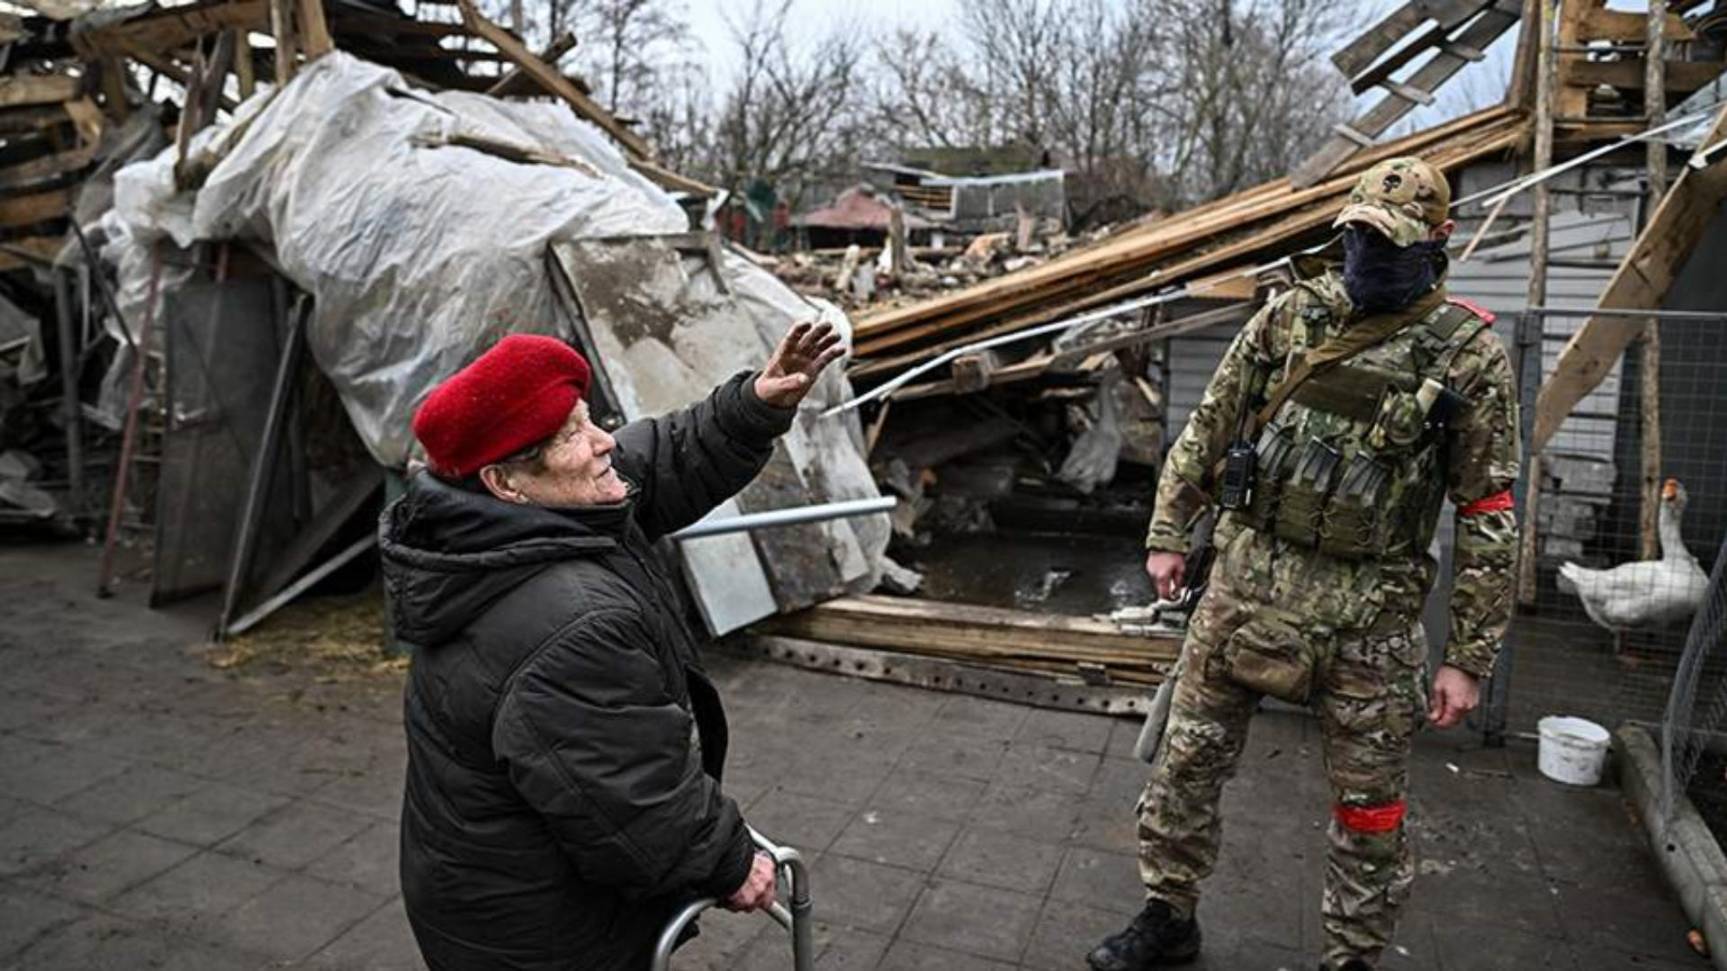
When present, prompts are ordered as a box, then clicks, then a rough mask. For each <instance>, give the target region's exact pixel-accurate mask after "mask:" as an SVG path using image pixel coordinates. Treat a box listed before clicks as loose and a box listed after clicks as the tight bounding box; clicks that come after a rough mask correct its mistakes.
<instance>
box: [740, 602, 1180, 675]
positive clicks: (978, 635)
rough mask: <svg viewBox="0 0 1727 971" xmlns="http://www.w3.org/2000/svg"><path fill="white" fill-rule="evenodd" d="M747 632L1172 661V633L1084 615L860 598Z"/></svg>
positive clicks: (1021, 654)
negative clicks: (1137, 632) (1143, 632)
mask: <svg viewBox="0 0 1727 971" xmlns="http://www.w3.org/2000/svg"><path fill="white" fill-rule="evenodd" d="M751 629H752V630H753V631H756V632H760V633H769V634H780V635H784V636H788V637H803V638H808V639H811V640H819V641H829V642H832V643H836V644H854V645H859V646H863V647H884V648H892V649H895V650H902V651H907V652H911V653H919V654H928V655H933V656H938V657H950V658H961V659H971V660H977V661H985V662H990V663H1015V662H1017V663H1020V664H1026V665H1030V666H1036V667H1042V668H1045V669H1056V670H1060V669H1068V670H1071V669H1072V668H1073V667H1074V666H1076V665H1078V664H1099V665H1103V666H1105V667H1106V668H1111V669H1114V668H1118V667H1119V668H1129V669H1131V668H1141V669H1150V668H1156V667H1161V666H1164V665H1168V664H1170V663H1173V662H1174V660H1175V659H1176V657H1177V656H1178V654H1179V653H1180V649H1181V642H1180V639H1179V638H1178V637H1173V636H1172V637H1168V638H1146V637H1138V636H1133V635H1128V634H1123V633H1122V632H1121V631H1120V630H1119V629H1117V628H1116V626H1115V625H1114V624H1110V623H1107V622H1105V621H1099V620H1093V619H1091V618H1089V617H1069V616H1063V615H1056V614H1040V613H1031V612H1029V611H1023V610H1008V609H1004V608H999V607H983V606H977V605H973V604H954V603H943V602H940V601H935V600H920V599H915V598H899V597H881V596H875V595H863V596H854V597H840V598H838V599H835V600H829V601H827V602H825V603H821V604H817V605H816V606H814V607H810V608H808V609H806V610H801V611H798V612H796V613H792V614H784V615H781V616H776V617H770V618H768V619H766V620H763V621H759V622H758V623H757V624H755V625H754V626H753V627H752V628H751Z"/></svg>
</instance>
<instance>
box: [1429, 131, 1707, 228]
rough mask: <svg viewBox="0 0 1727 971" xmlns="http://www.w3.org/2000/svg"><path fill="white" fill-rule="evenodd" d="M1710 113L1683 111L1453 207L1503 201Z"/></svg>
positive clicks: (1458, 207) (1481, 192)
mask: <svg viewBox="0 0 1727 971" xmlns="http://www.w3.org/2000/svg"><path fill="white" fill-rule="evenodd" d="M1709 114H1710V113H1709V112H1708V111H1694V112H1692V113H1691V114H1688V115H1681V116H1680V117H1678V118H1675V119H1673V120H1672V121H1669V122H1667V123H1666V124H1663V125H1657V126H1655V127H1654V128H1649V129H1646V130H1644V131H1640V132H1637V133H1635V134H1632V135H1626V136H1625V137H1624V138H1621V139H1619V140H1618V141H1616V142H1608V143H1607V144H1606V145H1603V146H1601V147H1600V148H1596V149H1592V150H1590V151H1587V152H1584V153H1583V154H1581V155H1578V156H1576V157H1574V158H1571V159H1569V160H1567V161H1564V162H1561V163H1560V164H1558V165H1553V166H1549V167H1547V168H1544V169H1537V170H1536V171H1534V172H1531V173H1529V174H1528V175H1526V176H1523V177H1522V178H1520V179H1512V180H1511V181H1510V182H1502V183H1500V184H1499V185H1496V186H1491V187H1489V188H1486V189H1482V190H1481V191H1480V192H1476V193H1473V194H1471V195H1468V196H1465V197H1463V198H1462V199H1458V200H1456V201H1455V202H1453V203H1452V204H1451V211H1452V212H1453V213H1455V212H1457V210H1458V209H1460V208H1462V207H1463V206H1467V205H1469V204H1470V203H1473V202H1482V201H1485V202H1486V203H1488V204H1492V203H1496V202H1498V201H1499V197H1500V196H1501V195H1504V196H1514V195H1516V194H1517V193H1519V192H1522V191H1523V190H1525V189H1528V188H1531V187H1533V186H1535V185H1538V184H1540V183H1542V182H1546V181H1547V180H1548V179H1551V178H1553V177H1554V176H1556V175H1559V174H1561V173H1564V172H1569V171H1571V170H1572V169H1574V168H1576V167H1578V166H1579V165H1583V164H1585V163H1588V162H1592V161H1594V160H1595V159H1598V158H1600V157H1601V156H1603V155H1607V154H1609V153H1611V152H1613V151H1615V150H1617V149H1620V148H1623V147H1625V146H1626V145H1631V144H1634V143H1636V142H1641V141H1645V140H1647V139H1650V138H1654V137H1655V136H1657V135H1662V134H1665V133H1667V132H1670V131H1672V130H1673V129H1675V128H1681V127H1684V126H1685V125H1688V124H1692V123H1694V122H1697V121H1701V120H1703V119H1705V118H1707V117H1709Z"/></svg>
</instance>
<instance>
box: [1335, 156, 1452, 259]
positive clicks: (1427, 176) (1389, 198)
mask: <svg viewBox="0 0 1727 971" xmlns="http://www.w3.org/2000/svg"><path fill="white" fill-rule="evenodd" d="M1450 208H1451V184H1450V183H1449V182H1446V181H1445V175H1444V174H1443V173H1441V172H1440V171H1439V170H1438V169H1436V168H1434V167H1433V166H1431V165H1428V164H1427V163H1426V162H1423V161H1422V160H1420V159H1418V158H1414V157H1410V156H1405V157H1403V158H1391V159H1386V160H1385V161H1383V162H1380V163H1379V164H1378V165H1375V166H1374V167H1372V168H1370V169H1368V170H1367V171H1366V172H1363V173H1362V174H1361V178H1360V179H1359V180H1357V181H1356V183H1355V188H1354V189H1352V190H1350V192H1349V203H1348V204H1347V205H1345V206H1344V207H1343V212H1341V213H1339V214H1338V216H1337V221H1336V222H1334V223H1332V225H1333V226H1344V225H1347V224H1349V223H1359V224H1361V225H1363V226H1371V227H1373V228H1374V229H1377V230H1379V231H1380V232H1382V233H1384V234H1385V235H1386V237H1387V238H1388V239H1390V240H1391V241H1392V242H1393V243H1396V244H1397V245H1399V246H1408V245H1410V244H1411V243H1418V242H1420V241H1421V240H1424V239H1426V238H1427V237H1428V234H1429V233H1431V232H1432V231H1433V229H1434V228H1435V227H1437V226H1438V225H1439V224H1440V223H1443V222H1444V221H1445V214H1446V212H1447V211H1448V210H1449V209H1450Z"/></svg>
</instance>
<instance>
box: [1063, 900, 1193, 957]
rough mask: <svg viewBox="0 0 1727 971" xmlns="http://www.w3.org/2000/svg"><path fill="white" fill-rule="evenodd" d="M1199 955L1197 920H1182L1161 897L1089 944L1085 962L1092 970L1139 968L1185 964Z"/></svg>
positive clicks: (1148, 903) (1149, 902)
mask: <svg viewBox="0 0 1727 971" xmlns="http://www.w3.org/2000/svg"><path fill="white" fill-rule="evenodd" d="M1196 957H1199V923H1198V922H1197V921H1195V920H1194V919H1193V918H1191V917H1189V918H1187V919H1186V920H1183V919H1182V918H1181V917H1180V916H1179V915H1177V914H1176V912H1175V908H1174V907H1171V906H1170V905H1169V904H1167V903H1165V902H1163V901H1161V900H1152V901H1148V902H1147V903H1146V905H1145V909H1144V910H1142V911H1140V912H1139V916H1137V917H1135V918H1134V919H1133V923H1131V924H1129V925H1127V929H1126V930H1124V931H1122V932H1120V933H1118V934H1111V935H1109V936H1108V937H1106V938H1104V939H1103V943H1102V944H1099V945H1098V946H1097V947H1095V948H1092V951H1091V953H1090V954H1087V955H1086V956H1085V963H1087V964H1089V965H1091V966H1092V969H1093V971H1140V969H1142V968H1159V967H1165V966H1167V965H1171V964H1186V963H1187V962H1189V961H1192V960H1193V959H1194V958H1196Z"/></svg>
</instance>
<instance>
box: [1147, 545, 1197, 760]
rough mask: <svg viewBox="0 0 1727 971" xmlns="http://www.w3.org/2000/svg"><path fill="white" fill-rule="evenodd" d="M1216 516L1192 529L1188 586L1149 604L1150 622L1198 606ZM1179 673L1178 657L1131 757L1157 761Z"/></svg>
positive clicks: (1185, 573)
mask: <svg viewBox="0 0 1727 971" xmlns="http://www.w3.org/2000/svg"><path fill="white" fill-rule="evenodd" d="M1216 522H1217V517H1216V516H1215V515H1213V516H1211V517H1208V518H1207V519H1206V520H1203V521H1202V522H1201V523H1200V524H1199V526H1198V528H1197V529H1196V531H1195V540H1194V544H1193V548H1192V549H1191V550H1189V551H1188V553H1187V560H1186V562H1185V563H1184V564H1183V566H1182V576H1183V578H1184V579H1186V580H1187V586H1186V587H1184V588H1183V589H1181V590H1179V591H1177V592H1176V595H1175V598H1174V599H1172V600H1160V601H1158V602H1157V603H1155V604H1153V605H1152V608H1151V618H1152V623H1154V624H1155V623H1156V622H1157V621H1158V620H1159V619H1161V615H1163V614H1164V613H1183V614H1187V615H1189V616H1191V615H1192V613H1193V608H1194V607H1196V606H1198V605H1199V598H1201V597H1203V596H1204V595H1205V588H1206V585H1207V584H1208V583H1209V582H1210V580H1211V564H1212V561H1213V560H1215V559H1216V558H1217V549H1216V547H1214V546H1212V545H1211V530H1212V527H1213V526H1214V525H1215V524H1216ZM1180 674H1181V661H1180V660H1177V661H1176V662H1175V664H1174V665H1172V666H1171V667H1170V669H1169V672H1168V673H1167V674H1165V675H1164V677H1163V683H1162V684H1160V685H1158V686H1157V692H1156V693H1155V694H1153V695H1152V696H1151V706H1150V707H1149V708H1147V709H1146V712H1145V724H1144V725H1142V726H1140V729H1139V740H1138V741H1136V742H1134V744H1133V754H1134V757H1135V758H1137V759H1139V760H1140V761H1141V762H1145V763H1146V764H1148V765H1149V764H1151V763H1153V762H1156V761H1157V750H1158V748H1159V746H1160V745H1161V744H1162V743H1163V730H1164V727H1165V726H1167V725H1168V724H1169V706H1170V702H1171V700H1172V699H1173V698H1174V696H1175V682H1176V679H1177V678H1178V677H1179V676H1180Z"/></svg>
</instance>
